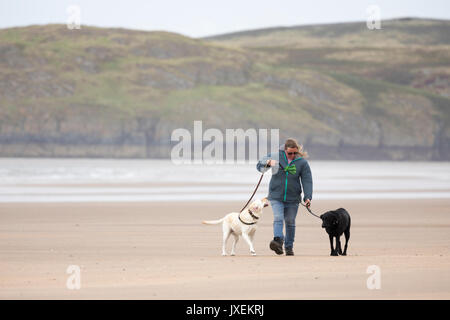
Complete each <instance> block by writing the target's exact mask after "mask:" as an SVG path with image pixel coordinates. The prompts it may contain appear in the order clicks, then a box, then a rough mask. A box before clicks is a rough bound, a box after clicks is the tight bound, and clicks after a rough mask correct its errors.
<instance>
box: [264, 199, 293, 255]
mask: <svg viewBox="0 0 450 320" xmlns="http://www.w3.org/2000/svg"><path fill="white" fill-rule="evenodd" d="M270 205H271V206H272V210H273V236H274V237H279V238H280V239H282V240H284V247H285V248H292V247H293V246H294V238H295V218H296V217H297V211H298V203H295V202H283V201H278V200H270ZM283 222H284V223H285V224H286V238H285V237H284V235H283Z"/></svg>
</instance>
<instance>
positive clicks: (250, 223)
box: [238, 209, 259, 226]
mask: <svg viewBox="0 0 450 320" xmlns="http://www.w3.org/2000/svg"><path fill="white" fill-rule="evenodd" d="M248 213H250V216H252V218H253V219H255V220H258V219H259V218H258V217H257V216H255V215H254V214H253V212H252V210H250V209H248ZM238 218H239V221H240V222H242V223H243V224H246V225H248V226H250V225H252V224H255V223H256V221H254V222H245V221H243V220H242V219H241V214H240V213H239V215H238Z"/></svg>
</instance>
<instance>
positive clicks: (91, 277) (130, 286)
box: [0, 199, 450, 299]
mask: <svg viewBox="0 0 450 320" xmlns="http://www.w3.org/2000/svg"><path fill="white" fill-rule="evenodd" d="M241 206H242V203H241V202H186V203H183V202H175V203H73V204H72V203H39V204H34V203H24V204H20V203H11V204H5V203H3V204H0V222H1V223H0V238H1V239H0V298H1V299H449V298H450V199H443V200H378V201H377V200H341V201H339V200H317V201H316V202H314V203H313V210H314V211H315V212H316V213H323V212H325V211H327V210H330V209H336V208H339V207H344V208H346V209H347V210H348V211H349V212H350V214H351V216H352V230H351V239H350V243H349V249H348V256H346V257H342V256H340V257H331V256H329V254H330V248H329V242H328V236H327V235H326V233H325V231H324V230H323V229H321V228H320V221H319V220H318V219H317V218H315V217H313V216H311V215H309V214H308V213H307V211H306V210H304V208H303V207H301V208H300V210H299V215H298V217H297V232H296V242H295V247H294V251H295V256H294V257H286V256H276V255H275V254H274V253H273V252H272V251H270V249H269V248H268V243H269V241H270V240H271V239H272V211H271V208H270V207H268V208H266V209H264V214H263V217H262V219H261V222H260V223H259V224H258V231H257V233H256V236H255V249H256V251H257V254H258V255H257V256H250V255H249V250H248V246H247V244H246V243H245V241H243V239H241V240H240V241H239V243H238V246H237V255H236V256H233V257H231V256H226V257H222V256H221V227H220V226H206V225H202V224H201V221H202V220H204V219H216V218H220V217H222V216H223V215H225V214H226V213H228V212H231V211H236V210H238V209H240V207H241ZM342 240H343V239H342ZM230 246H231V239H230V242H229V245H228V248H230ZM228 250H229V249H228ZM69 265H77V266H79V267H80V269H81V288H80V289H79V290H69V289H68V288H67V287H66V281H67V279H68V277H69V274H67V273H66V270H67V268H68V266H69ZM371 265H377V266H379V268H380V271H381V278H380V279H381V282H380V283H381V288H380V289H374V290H369V289H368V288H367V279H368V277H369V276H370V274H368V273H366V271H367V268H368V266H371Z"/></svg>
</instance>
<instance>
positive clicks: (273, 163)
mask: <svg viewBox="0 0 450 320" xmlns="http://www.w3.org/2000/svg"><path fill="white" fill-rule="evenodd" d="M276 164H277V162H276V161H275V160H271V159H269V160H267V162H266V165H267V166H268V167H274V166H275V165H276Z"/></svg>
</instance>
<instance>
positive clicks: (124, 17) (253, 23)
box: [0, 0, 450, 37]
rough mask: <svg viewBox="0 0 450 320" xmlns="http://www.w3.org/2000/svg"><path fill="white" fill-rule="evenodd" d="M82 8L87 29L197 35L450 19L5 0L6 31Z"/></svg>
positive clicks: (272, 6) (329, 7)
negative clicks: (401, 19)
mask: <svg viewBox="0 0 450 320" xmlns="http://www.w3.org/2000/svg"><path fill="white" fill-rule="evenodd" d="M70 5H77V6H79V8H80V9H81V16H80V18H81V27H82V26H83V25H91V26H100V27H122V28H129V29H140V30H165V31H172V32H177V33H181V34H183V35H187V36H191V37H202V36H207V35H213V34H221V33H227V32H234V31H241V30H249V29H258V28H265V27H274V26H295V25H303V24H316V23H331V22H347V21H366V19H367V16H368V14H367V13H366V9H367V8H368V7H369V6H370V5H378V7H379V8H380V12H381V18H382V19H390V18H398V17H405V16H408V17H411V16H412V17H423V18H436V19H450V0H426V1H424V0H373V1H367V0H313V1H311V0H308V1H303V0H220V1H216V0H158V1H155V0H125V1H112V0H70V1H67V0H53V1H52V0H0V28H8V27H16V26H27V25H32V24H47V23H64V24H65V23H67V21H68V19H69V13H68V12H67V8H68V7H69V6H70Z"/></svg>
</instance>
